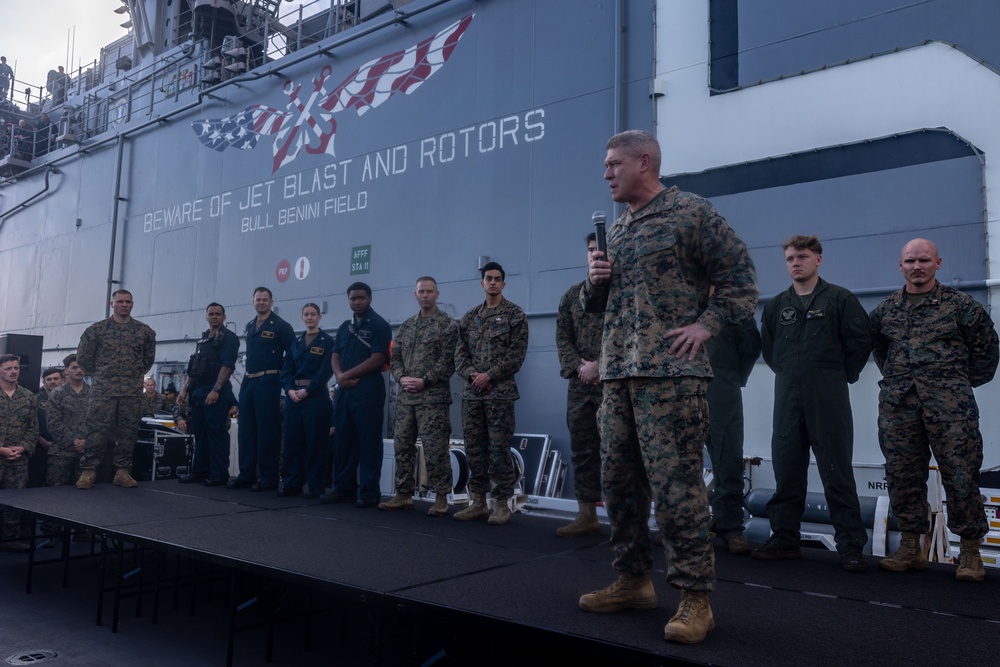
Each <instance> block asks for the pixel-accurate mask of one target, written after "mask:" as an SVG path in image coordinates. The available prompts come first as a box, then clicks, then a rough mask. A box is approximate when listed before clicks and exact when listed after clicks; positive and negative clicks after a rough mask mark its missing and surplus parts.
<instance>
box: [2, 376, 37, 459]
mask: <svg viewBox="0 0 1000 667" xmlns="http://www.w3.org/2000/svg"><path fill="white" fill-rule="evenodd" d="M37 442H38V399H36V398H35V395H34V394H32V393H31V392H30V391H28V390H27V389H25V388H24V387H22V386H21V385H17V387H15V389H14V395H13V396H8V395H7V392H5V391H2V390H0V447H24V454H22V455H21V458H20V459H19V460H17V461H14V462H9V461H7V459H2V460H0V463H2V464H3V465H28V457H29V456H31V455H32V454H33V453H34V451H35V444H36V443H37Z"/></svg>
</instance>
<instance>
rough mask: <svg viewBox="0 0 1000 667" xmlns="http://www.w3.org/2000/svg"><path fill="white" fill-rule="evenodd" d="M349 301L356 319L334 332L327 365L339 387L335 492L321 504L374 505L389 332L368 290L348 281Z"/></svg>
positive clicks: (335, 405) (335, 407)
mask: <svg viewBox="0 0 1000 667" xmlns="http://www.w3.org/2000/svg"><path fill="white" fill-rule="evenodd" d="M347 301H348V303H349V304H350V307H351V311H352V312H353V313H354V316H353V317H352V318H351V319H349V320H344V323H343V324H341V325H340V328H339V329H338V330H337V337H336V340H335V342H334V345H335V348H334V350H333V356H332V357H330V365H331V366H333V373H334V375H335V376H336V377H335V380H336V383H337V385H338V388H337V395H336V398H335V399H334V402H333V426H334V435H333V437H334V441H333V442H334V448H333V473H334V478H333V490H331V491H330V493H326V494H324V495H323V496H322V497H321V498H320V501H321V502H324V503H349V502H354V505H355V507H358V508H361V509H365V508H369V507H375V506H376V505H377V504H378V501H379V498H380V496H381V487H380V479H381V475H382V414H383V410H384V408H385V380H384V379H383V377H382V368H383V366H385V362H386V361H387V360H388V359H389V344H390V342H391V341H392V328H391V327H390V326H389V323H388V322H386V321H385V319H383V318H382V316H381V315H379V314H378V313H376V312H375V309H374V308H372V307H371V305H372V288H371V287H370V286H368V285H367V284H365V283H352V284H351V285H350V286H349V287H348V288H347Z"/></svg>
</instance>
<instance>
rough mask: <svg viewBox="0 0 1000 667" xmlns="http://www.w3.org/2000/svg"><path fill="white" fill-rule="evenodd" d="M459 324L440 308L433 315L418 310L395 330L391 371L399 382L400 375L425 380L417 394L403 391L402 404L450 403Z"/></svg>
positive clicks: (390, 364) (400, 397)
mask: <svg viewBox="0 0 1000 667" xmlns="http://www.w3.org/2000/svg"><path fill="white" fill-rule="evenodd" d="M457 344H458V324H457V323H456V322H455V320H454V319H452V318H451V317H450V316H449V315H447V314H445V313H444V312H442V311H441V310H435V311H434V313H433V314H432V315H431V316H430V317H421V316H420V313H417V314H416V315H414V316H413V317H411V318H409V319H408V320H406V321H405V322H403V324H402V325H400V327H399V330H398V331H397V332H396V337H395V340H394V341H393V346H392V358H391V360H390V362H389V371H390V372H391V373H392V377H394V378H396V382H399V379H400V378H401V377H405V376H409V377H418V378H423V379H424V390H423V391H421V392H418V393H416V394H411V393H409V392H405V391H401V392H399V398H398V400H399V402H400V403H401V404H403V405H418V404H424V403H451V383H450V380H451V376H452V374H453V373H454V372H455V347H456V345H457Z"/></svg>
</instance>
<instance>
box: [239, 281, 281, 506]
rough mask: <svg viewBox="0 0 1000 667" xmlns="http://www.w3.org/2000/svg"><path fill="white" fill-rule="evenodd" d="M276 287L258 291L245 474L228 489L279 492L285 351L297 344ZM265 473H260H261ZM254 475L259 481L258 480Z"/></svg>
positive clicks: (242, 443)
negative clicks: (278, 307) (277, 309)
mask: <svg viewBox="0 0 1000 667" xmlns="http://www.w3.org/2000/svg"><path fill="white" fill-rule="evenodd" d="M273 303H274V301H273V297H272V296H271V290H269V289H268V288H266V287H258V288H257V289H255V290H254V291H253V307H254V310H255V311H257V317H255V318H254V319H252V320H250V321H249V322H247V326H246V329H245V330H244V335H245V336H246V341H247V359H246V375H244V376H243V385H242V386H241V387H240V413H239V456H240V474H239V475H237V476H236V477H234V478H233V479H231V480H230V481H229V483H228V484H226V488H227V489H244V488H246V487H248V486H249V487H251V490H253V491H277V490H278V460H279V458H280V457H281V411H280V410H279V407H280V403H279V401H280V400H281V382H280V378H279V374H280V373H281V367H282V365H283V364H284V363H285V354H287V352H288V350H289V349H291V347H292V344H293V343H294V342H295V332H294V331H293V330H292V325H290V324H289V323H288V322H286V321H285V320H283V319H281V318H280V317H278V316H277V315H275V314H274V312H272V310H271V306H272V304H273ZM258 471H259V474H258ZM254 479H256V480H257V482H256V483H254Z"/></svg>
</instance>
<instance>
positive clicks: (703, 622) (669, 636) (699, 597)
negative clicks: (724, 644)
mask: <svg viewBox="0 0 1000 667" xmlns="http://www.w3.org/2000/svg"><path fill="white" fill-rule="evenodd" d="M713 628H715V617H714V616H713V615H712V607H711V605H709V604H708V593H703V592H701V591H681V604H680V606H678V607H677V613H676V614H674V617H673V618H671V619H670V621H669V622H668V623H667V624H666V626H664V628H663V638H664V639H666V640H667V641H668V642H677V643H679V644H697V643H698V642H700V641H702V640H703V639H705V635H707V634H708V631H709V630H712V629H713Z"/></svg>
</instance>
